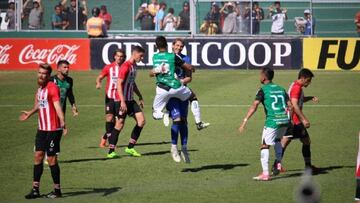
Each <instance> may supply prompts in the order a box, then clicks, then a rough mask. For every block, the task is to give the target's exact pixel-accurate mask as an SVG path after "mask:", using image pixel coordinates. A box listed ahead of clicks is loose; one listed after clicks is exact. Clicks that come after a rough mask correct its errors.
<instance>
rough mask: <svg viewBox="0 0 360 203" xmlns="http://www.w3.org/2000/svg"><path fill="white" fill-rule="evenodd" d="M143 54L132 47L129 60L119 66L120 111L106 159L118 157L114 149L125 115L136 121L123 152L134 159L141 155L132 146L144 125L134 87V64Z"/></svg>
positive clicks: (140, 98) (140, 100) (136, 90)
mask: <svg viewBox="0 0 360 203" xmlns="http://www.w3.org/2000/svg"><path fill="white" fill-rule="evenodd" d="M144 53H145V50H144V49H143V48H142V47H140V46H134V47H133V50H132V53H131V57H130V59H129V60H127V61H125V62H124V63H123V64H122V66H121V69H120V73H119V79H118V82H117V86H118V87H117V92H118V95H119V98H120V110H119V112H118V114H117V115H116V117H115V120H116V121H115V127H114V129H113V131H112V132H111V136H110V138H109V152H108V154H107V157H108V158H116V157H119V155H118V154H117V153H116V152H115V148H116V144H117V142H118V138H119V134H120V131H121V130H122V129H123V127H124V124H125V118H126V115H129V116H131V117H133V118H134V119H135V121H136V124H135V127H134V128H133V130H132V133H131V137H130V140H129V144H128V147H126V148H125V152H126V153H128V154H130V155H132V156H135V157H139V156H141V154H140V153H138V152H137V151H136V150H135V149H134V146H135V144H136V142H137V140H138V139H139V137H140V133H141V130H142V129H143V127H144V125H145V117H144V113H143V112H142V110H141V109H142V108H143V107H144V101H143V98H142V95H141V93H140V91H139V89H138V87H137V85H136V82H135V79H136V63H138V62H140V61H141V60H142V59H143V57H144ZM134 93H135V94H136V95H137V96H138V97H139V104H140V106H139V105H138V103H136V101H135V100H134ZM140 107H141V108H140Z"/></svg>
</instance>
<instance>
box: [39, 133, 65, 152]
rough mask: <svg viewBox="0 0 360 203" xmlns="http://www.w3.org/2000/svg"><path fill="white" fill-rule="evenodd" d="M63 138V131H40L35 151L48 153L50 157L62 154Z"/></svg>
mask: <svg viewBox="0 0 360 203" xmlns="http://www.w3.org/2000/svg"><path fill="white" fill-rule="evenodd" d="M61 136H62V130H57V131H42V130H38V131H37V133H36V138H35V151H43V152H46V154H47V155H48V156H55V155H56V154H57V153H59V152H60V140H61Z"/></svg>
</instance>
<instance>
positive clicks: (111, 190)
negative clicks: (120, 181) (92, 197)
mask: <svg viewBox="0 0 360 203" xmlns="http://www.w3.org/2000/svg"><path fill="white" fill-rule="evenodd" d="M63 189H74V190H76V189H80V191H76V192H64V193H62V195H63V197H72V196H79V195H88V194H102V196H103V197H105V196H108V195H111V194H113V193H115V192H119V191H120V190H121V189H122V188H121V187H111V188H63Z"/></svg>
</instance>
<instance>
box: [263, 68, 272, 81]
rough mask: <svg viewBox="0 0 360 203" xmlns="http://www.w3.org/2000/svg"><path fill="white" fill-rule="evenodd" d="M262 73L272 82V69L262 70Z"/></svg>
mask: <svg viewBox="0 0 360 203" xmlns="http://www.w3.org/2000/svg"><path fill="white" fill-rule="evenodd" d="M261 72H262V73H263V74H264V75H265V77H266V79H268V80H272V79H273V78H274V70H273V69H271V68H262V69H261Z"/></svg>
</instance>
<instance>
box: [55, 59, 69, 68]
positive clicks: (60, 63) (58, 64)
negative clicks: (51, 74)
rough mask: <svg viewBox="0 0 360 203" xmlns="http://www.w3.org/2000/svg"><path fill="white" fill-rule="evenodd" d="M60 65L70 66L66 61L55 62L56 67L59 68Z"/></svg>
mask: <svg viewBox="0 0 360 203" xmlns="http://www.w3.org/2000/svg"><path fill="white" fill-rule="evenodd" d="M62 64H66V65H70V63H69V61H67V60H60V61H59V62H57V67H59V66H60V65H62Z"/></svg>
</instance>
